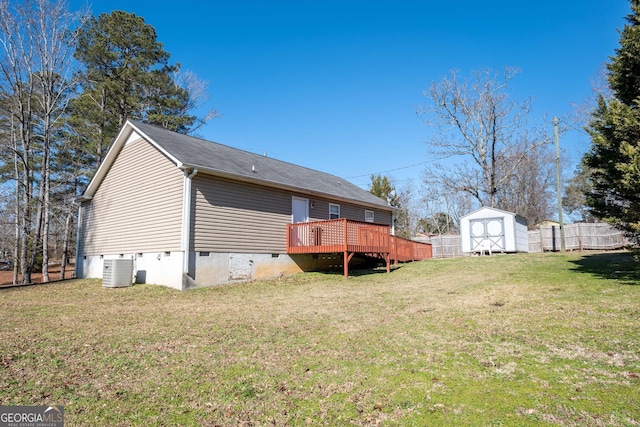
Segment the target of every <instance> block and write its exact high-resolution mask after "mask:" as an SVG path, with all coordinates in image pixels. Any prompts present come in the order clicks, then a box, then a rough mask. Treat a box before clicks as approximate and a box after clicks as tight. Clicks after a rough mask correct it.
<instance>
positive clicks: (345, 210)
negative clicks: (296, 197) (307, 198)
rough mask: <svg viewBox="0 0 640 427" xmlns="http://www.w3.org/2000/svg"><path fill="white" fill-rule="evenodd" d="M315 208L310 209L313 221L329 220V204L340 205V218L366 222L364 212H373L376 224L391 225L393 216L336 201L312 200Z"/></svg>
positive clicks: (378, 210) (373, 209) (387, 212)
mask: <svg viewBox="0 0 640 427" xmlns="http://www.w3.org/2000/svg"><path fill="white" fill-rule="evenodd" d="M311 200H313V201H314V202H315V207H314V208H310V209H309V216H310V217H311V220H312V221H314V220H315V221H322V220H327V219H329V204H330V203H332V204H335V205H340V218H347V219H352V220H354V221H363V222H364V211H365V210H368V211H373V213H374V214H373V216H374V223H376V224H384V225H391V217H392V214H391V212H390V211H383V210H380V209H375V208H365V207H362V206H358V205H354V204H351V203H345V202H340V201H335V200H328V199H318V198H312V199H311Z"/></svg>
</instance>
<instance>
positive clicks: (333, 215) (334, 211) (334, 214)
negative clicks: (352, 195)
mask: <svg viewBox="0 0 640 427" xmlns="http://www.w3.org/2000/svg"><path fill="white" fill-rule="evenodd" d="M338 218H340V205H334V204H333V203H330V204H329V219H338Z"/></svg>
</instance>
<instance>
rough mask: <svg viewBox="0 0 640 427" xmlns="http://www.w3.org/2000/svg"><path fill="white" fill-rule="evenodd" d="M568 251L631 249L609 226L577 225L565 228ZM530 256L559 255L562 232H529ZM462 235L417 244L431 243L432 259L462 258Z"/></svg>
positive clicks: (552, 229)
mask: <svg viewBox="0 0 640 427" xmlns="http://www.w3.org/2000/svg"><path fill="white" fill-rule="evenodd" d="M564 235H565V249H567V250H615V249H622V248H624V247H626V246H627V245H628V241H627V239H626V238H625V237H624V235H623V234H622V232H621V231H620V230H618V229H616V228H614V227H612V226H610V225H609V224H607V223H604V222H596V223H576V224H566V225H565V226H564ZM528 237H529V252H544V251H558V250H560V249H561V244H560V228H559V227H558V226H544V227H540V228H538V229H536V230H530V231H529V232H528ZM460 239H461V237H460V235H459V234H442V235H435V236H430V237H421V238H417V239H416V240H418V241H420V242H425V243H431V245H432V249H433V258H454V257H459V256H462V255H463V254H462V249H461V240H460Z"/></svg>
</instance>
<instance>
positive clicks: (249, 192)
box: [76, 120, 426, 289]
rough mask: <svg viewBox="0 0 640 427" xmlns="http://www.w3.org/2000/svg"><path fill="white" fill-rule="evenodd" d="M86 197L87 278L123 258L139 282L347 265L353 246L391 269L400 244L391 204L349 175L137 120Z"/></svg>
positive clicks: (192, 283) (230, 278)
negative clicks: (320, 169) (294, 162)
mask: <svg viewBox="0 0 640 427" xmlns="http://www.w3.org/2000/svg"><path fill="white" fill-rule="evenodd" d="M78 201H79V203H80V213H79V224H78V239H77V242H78V243H77V248H76V255H77V256H76V276H77V277H80V278H89V277H93V278H101V277H102V274H103V268H104V260H107V259H123V258H124V259H131V260H133V264H134V266H133V271H134V275H135V280H136V282H140V283H155V284H162V285H166V286H170V287H173V288H177V289H187V288H192V287H199V286H209V285H216V284H222V283H229V282H234V281H244V280H252V279H263V278H271V277H277V276H280V275H286V274H291V273H296V272H301V271H311V270H317V269H321V268H326V267H329V266H331V265H342V264H344V269H345V275H347V272H348V262H349V260H351V257H352V256H353V254H354V253H355V252H358V253H364V254H369V255H376V256H379V257H381V258H382V259H384V260H386V262H387V268H389V267H388V266H389V262H390V259H391V258H392V257H391V255H390V251H391V250H390V249H389V248H390V245H393V247H394V251H395V253H400V252H401V249H402V247H403V245H404V242H400V241H396V240H395V239H394V238H393V230H392V224H393V217H394V208H393V207H391V206H389V205H388V204H387V203H386V202H385V201H383V200H381V199H380V198H378V197H376V196H374V195H372V194H371V193H369V192H368V191H366V190H363V189H361V188H359V187H357V186H356V185H354V184H352V183H350V182H348V181H346V180H344V179H342V178H339V177H337V176H334V175H330V174H327V173H323V172H319V171H316V170H312V169H308V168H305V167H301V166H297V165H294V164H291V163H287V162H283V161H280V160H276V159H273V158H269V157H266V156H262V155H258V154H253V153H249V152H246V151H243V150H239V149H235V148H232V147H228V146H225V145H221V144H218V143H214V142H210V141H206V140H203V139H200V138H196V137H193V136H187V135H182V134H179V133H175V132H171V131H168V130H165V129H162V128H159V127H156V126H152V125H149V124H145V123H142V122H138V121H133V120H129V121H127V122H126V123H125V125H124V127H123V128H122V130H121V131H120V133H119V135H118V137H117V138H116V140H115V142H114V144H113V145H112V147H111V149H110V150H109V152H108V153H107V155H106V157H105V159H104V161H103V162H102V164H101V165H100V167H99V169H98V171H97V172H96V174H95V176H94V178H93V179H92V180H91V182H90V183H89V185H88V187H87V189H86V191H85V192H84V193H83V195H82V196H81V197H80V198H79V199H78ZM307 224H314V226H313V229H311V228H309V227H308V226H307ZM336 224H339V225H336ZM354 224H355V225H354ZM297 225H299V227H296V226H297ZM348 227H352V228H353V227H355V228H353V230H354V231H348V230H347V228H348ZM374 227H378V228H374ZM336 230H337V231H336ZM349 230H350V229H349ZM352 235H353V236H356V237H351V236H352ZM339 239H342V243H343V245H342V246H340V245H339V244H338V243H340V242H339ZM347 239H350V241H349V245H348V246H347V243H348V242H347ZM352 239H355V240H354V241H353V242H351V240H352ZM422 249H424V248H422ZM409 251H410V253H409V255H405V258H401V257H400V256H396V257H395V259H396V261H397V260H398V259H400V260H405V259H407V260H408V259H410V258H415V257H416V256H418V255H415V251H413V252H411V251H412V249H411V247H409ZM320 254H322V255H320ZM343 255H344V256H343ZM419 257H420V259H422V258H423V257H426V255H424V254H422V255H419Z"/></svg>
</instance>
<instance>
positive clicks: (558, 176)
mask: <svg viewBox="0 0 640 427" xmlns="http://www.w3.org/2000/svg"><path fill="white" fill-rule="evenodd" d="M553 136H554V139H555V143H556V180H557V185H558V188H557V193H558V222H559V223H560V251H562V252H564V251H565V249H566V247H565V242H564V222H563V221H562V174H561V173H560V141H559V139H558V118H557V117H556V116H553Z"/></svg>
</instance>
